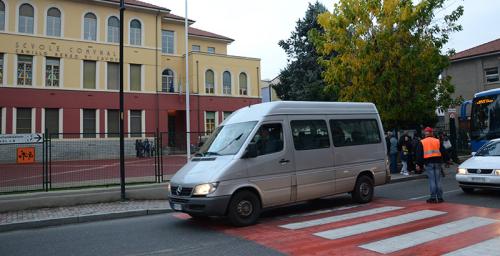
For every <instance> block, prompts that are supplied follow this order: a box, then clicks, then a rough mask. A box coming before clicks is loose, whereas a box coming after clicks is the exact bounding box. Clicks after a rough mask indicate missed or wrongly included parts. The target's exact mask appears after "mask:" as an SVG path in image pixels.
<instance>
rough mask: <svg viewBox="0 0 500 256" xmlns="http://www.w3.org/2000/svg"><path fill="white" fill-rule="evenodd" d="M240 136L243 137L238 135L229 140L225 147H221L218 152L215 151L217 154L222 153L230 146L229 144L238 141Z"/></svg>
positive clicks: (241, 134)
mask: <svg viewBox="0 0 500 256" xmlns="http://www.w3.org/2000/svg"><path fill="white" fill-rule="evenodd" d="M241 136H243V133H240V135H238V136H237V137H236V138H234V139H233V140H231V141H230V142H229V143H227V145H225V146H224V147H222V148H221V149H219V151H217V152H222V151H223V150H224V149H226V148H227V147H229V146H231V144H233V143H234V142H235V141H237V140H239V139H240V138H241Z"/></svg>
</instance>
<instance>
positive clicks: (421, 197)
mask: <svg viewBox="0 0 500 256" xmlns="http://www.w3.org/2000/svg"><path fill="white" fill-rule="evenodd" d="M461 190H462V189H455V190H450V191H445V192H443V194H448V193H453V192H457V191H461ZM427 197H430V195H426V196H417V197H412V198H410V199H408V200H419V199H423V198H427Z"/></svg>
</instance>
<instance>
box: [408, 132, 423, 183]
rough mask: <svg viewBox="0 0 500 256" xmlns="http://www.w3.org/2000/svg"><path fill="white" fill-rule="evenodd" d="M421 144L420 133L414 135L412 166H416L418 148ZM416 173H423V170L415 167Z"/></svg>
mask: <svg viewBox="0 0 500 256" xmlns="http://www.w3.org/2000/svg"><path fill="white" fill-rule="evenodd" d="M419 144H420V137H419V136H418V135H416V134H415V135H414V136H413V140H412V141H411V155H412V168H415V167H416V161H417V148H418V145H419ZM415 173H416V174H421V173H422V170H421V169H420V170H417V169H415Z"/></svg>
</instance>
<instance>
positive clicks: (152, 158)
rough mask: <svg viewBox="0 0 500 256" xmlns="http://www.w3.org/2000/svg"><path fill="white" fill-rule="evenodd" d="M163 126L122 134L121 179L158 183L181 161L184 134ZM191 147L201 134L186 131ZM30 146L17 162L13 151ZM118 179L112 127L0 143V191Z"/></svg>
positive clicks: (115, 182) (108, 183)
mask: <svg viewBox="0 0 500 256" xmlns="http://www.w3.org/2000/svg"><path fill="white" fill-rule="evenodd" d="M187 135H188V134H186V133H181V134H174V133H170V134H169V133H167V132H146V133H126V134H125V182H126V184H134V183H135V184H136V183H161V182H165V181H167V180H169V179H170V177H171V176H172V175H173V174H175V172H177V171H178V170H179V169H180V168H181V167H182V166H183V165H184V164H185V163H186V161H187V157H186V136H187ZM189 135H190V136H191V153H195V152H196V150H198V147H199V145H200V144H201V142H202V141H203V140H205V139H206V137H207V136H206V134H205V133H190V134H189ZM19 148H30V150H33V151H34V152H35V154H36V157H35V158H34V159H33V162H32V163H19V162H17V161H16V159H17V158H16V155H15V153H13V152H15V151H16V150H18V149H19ZM118 184H120V142H119V134H117V133H92V134H89V133H57V134H45V135H44V139H43V142H42V143H39V144H33V145H31V144H22V145H21V144H10V145H0V193H11V192H21V191H33V190H40V191H42V190H43V191H48V190H53V189H67V188H81V187H99V186H115V185H118Z"/></svg>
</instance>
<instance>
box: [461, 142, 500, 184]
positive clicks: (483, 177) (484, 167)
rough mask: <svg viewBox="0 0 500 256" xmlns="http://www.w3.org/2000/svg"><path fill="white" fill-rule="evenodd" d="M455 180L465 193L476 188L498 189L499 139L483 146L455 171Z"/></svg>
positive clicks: (499, 179)
mask: <svg viewBox="0 0 500 256" xmlns="http://www.w3.org/2000/svg"><path fill="white" fill-rule="evenodd" d="M455 178H456V180H457V181H458V184H459V186H460V187H461V188H462V190H463V191H464V192H465V193H472V192H474V189H476V188H484V189H500V139H494V140H491V141H490V142H488V143H486V144H484V146H482V147H481V148H480V149H479V150H478V151H477V152H476V153H475V154H474V153H473V154H472V157H471V158H469V159H468V160H467V161H465V162H463V163H462V164H461V165H460V166H459V167H458V170H457V175H456V177H455Z"/></svg>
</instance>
